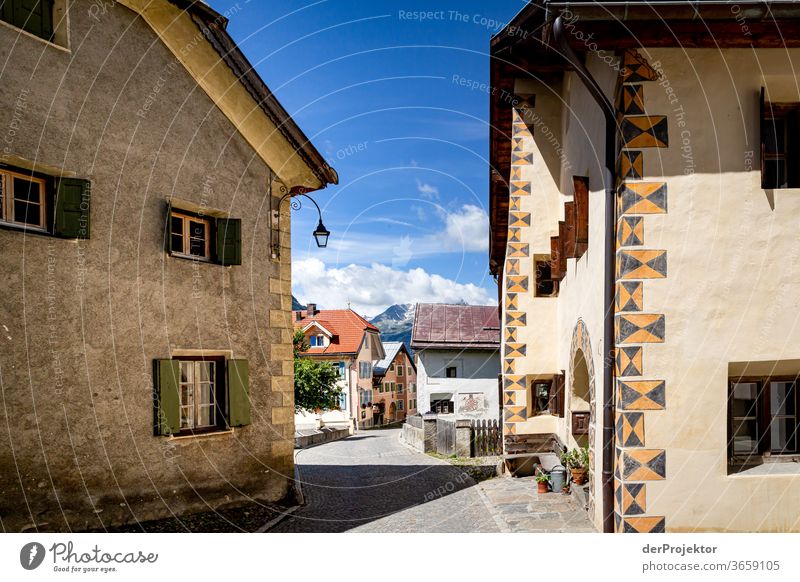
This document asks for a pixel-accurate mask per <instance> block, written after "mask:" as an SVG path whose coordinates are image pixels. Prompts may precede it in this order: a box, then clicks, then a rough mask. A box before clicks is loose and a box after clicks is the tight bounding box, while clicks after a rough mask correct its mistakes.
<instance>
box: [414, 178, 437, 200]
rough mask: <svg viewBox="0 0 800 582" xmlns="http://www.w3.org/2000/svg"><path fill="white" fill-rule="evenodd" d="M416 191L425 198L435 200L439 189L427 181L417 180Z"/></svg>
mask: <svg viewBox="0 0 800 582" xmlns="http://www.w3.org/2000/svg"><path fill="white" fill-rule="evenodd" d="M417 192H419V193H420V194H422V197H423V198H425V199H426V200H436V199H438V198H439V189H438V188H437V187H436V186H434V185H433V184H428V183H427V182H420V181H419V180H417Z"/></svg>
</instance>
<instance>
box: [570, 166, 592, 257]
mask: <svg viewBox="0 0 800 582" xmlns="http://www.w3.org/2000/svg"><path fill="white" fill-rule="evenodd" d="M572 184H573V187H574V192H575V196H574V201H575V254H576V257H582V256H583V253H585V252H586V251H587V250H588V248H589V178H586V177H584V176H573V178H572Z"/></svg>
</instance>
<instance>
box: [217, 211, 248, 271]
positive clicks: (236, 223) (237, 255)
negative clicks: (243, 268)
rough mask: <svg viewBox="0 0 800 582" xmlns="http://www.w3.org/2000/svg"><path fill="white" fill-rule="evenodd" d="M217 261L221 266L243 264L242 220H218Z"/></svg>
mask: <svg viewBox="0 0 800 582" xmlns="http://www.w3.org/2000/svg"><path fill="white" fill-rule="evenodd" d="M216 260H217V262H218V263H219V264H220V265H241V264H242V221H241V220H240V219H238V218H218V219H217V248H216Z"/></svg>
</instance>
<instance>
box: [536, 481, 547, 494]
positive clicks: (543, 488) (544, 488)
mask: <svg viewBox="0 0 800 582" xmlns="http://www.w3.org/2000/svg"><path fill="white" fill-rule="evenodd" d="M536 486H537V491H538V492H539V493H547V482H544V483H537V484H536Z"/></svg>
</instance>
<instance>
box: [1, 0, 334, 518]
mask: <svg viewBox="0 0 800 582" xmlns="http://www.w3.org/2000/svg"><path fill="white" fill-rule="evenodd" d="M31 6H33V8H31ZM0 18H1V19H2V21H0V52H2V54H3V55H4V59H5V65H4V67H3V69H2V72H0V93H2V96H3V102H4V103H6V107H4V108H3V110H2V112H0V132H2V133H3V136H2V142H3V143H2V148H3V151H2V157H1V158H0V162H1V163H0V178H1V181H0V186H1V187H2V198H1V200H2V217H0V247H2V249H3V253H2V256H0V273H2V283H0V288H1V289H2V292H1V294H2V296H3V300H2V302H0V325H2V330H3V333H2V336H3V337H2V342H3V347H2V349H1V350H0V386H1V387H2V398H3V408H2V413H0V415H1V416H2V419H1V420H0V422H1V423H2V427H3V428H2V429H1V430H0V443H1V444H0V522H1V523H2V528H3V530H5V531H33V530H38V531H53V530H82V529H89V528H101V527H103V526H108V525H113V524H120V523H135V522H136V521H141V520H147V519H153V518H159V517H165V516H171V515H174V514H180V513H185V512H190V511H195V510H208V509H209V508H218V507H221V506H225V505H231V504H237V503H242V502H245V501H249V500H263V501H267V502H272V501H277V500H280V499H281V498H283V497H284V496H286V495H287V493H288V491H289V480H290V479H291V478H292V474H293V460H292V451H293V433H294V429H293V412H294V397H293V386H292V373H293V368H292V344H291V335H292V321H291V291H290V287H291V281H290V279H291V272H290V232H289V208H288V206H289V204H288V201H286V202H285V203H284V205H283V206H281V207H280V209H279V208H278V202H279V200H280V199H281V197H282V196H284V195H285V194H296V193H298V192H306V191H311V190H316V189H319V188H324V187H325V186H326V185H327V184H329V183H336V181H337V177H336V174H335V172H334V171H333V170H332V169H331V168H330V167H328V165H327V164H326V163H325V162H324V160H323V159H322V157H321V156H320V154H319V153H318V152H317V151H316V150H315V149H314V147H313V146H312V145H311V144H310V142H309V141H308V139H307V138H306V137H305V135H304V134H303V132H302V131H301V130H300V129H299V128H298V127H297V125H296V124H295V123H294V122H293V120H292V119H291V118H290V117H289V115H288V114H287V113H286V111H285V110H284V109H283V108H282V107H281V105H280V104H279V103H278V102H277V101H276V99H275V98H274V96H273V95H272V94H271V93H270V91H269V89H268V88H267V87H266V85H265V84H264V82H263V81H262V80H261V79H260V78H259V76H258V75H257V74H256V72H255V71H254V70H253V69H252V67H251V65H250V64H249V63H248V61H247V59H246V58H245V57H244V55H243V54H242V53H241V52H240V51H239V49H238V48H237V47H236V45H235V44H234V42H233V40H232V39H231V38H230V36H229V35H228V33H227V32H226V25H227V22H228V20H227V18H226V17H225V16H223V15H220V14H218V13H216V12H215V11H213V10H212V9H210V8H208V7H207V6H206V5H205V4H203V3H200V2H184V1H170V2H168V1H165V0H147V1H144V0H142V1H137V0H121V1H118V2H91V1H88V0H73V1H71V2H66V0H52V1H42V2H17V1H16V0H15V1H13V2H12V1H9V2H5V3H4V6H3V12H2V14H0ZM272 210H276V211H278V210H279V211H280V212H279V214H278V216H279V218H277V217H276V218H273V215H272V212H271V211H272Z"/></svg>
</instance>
